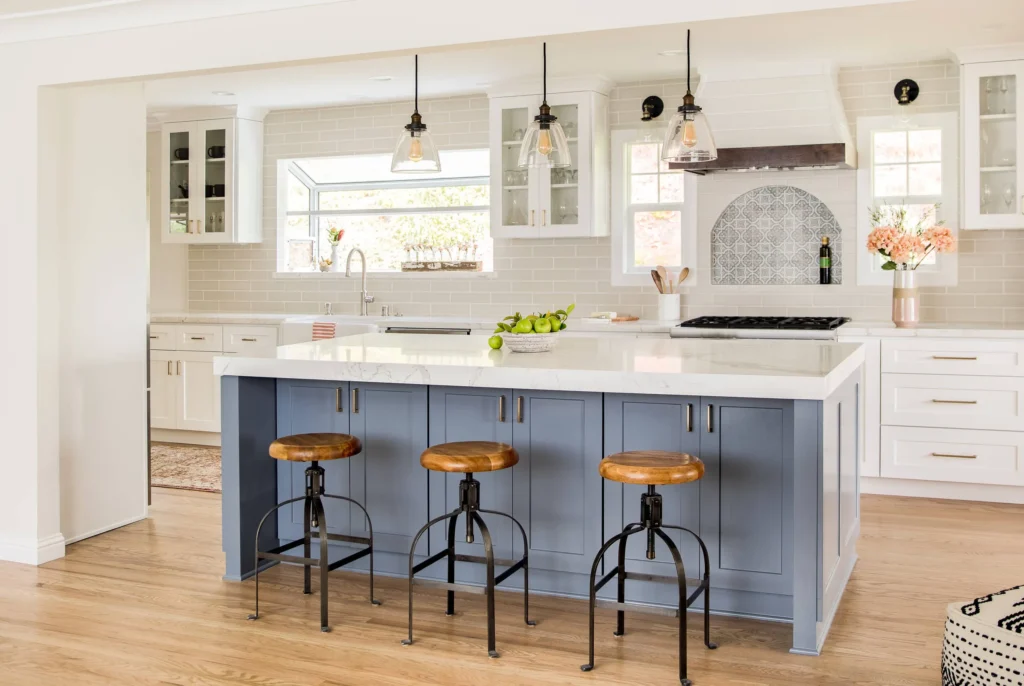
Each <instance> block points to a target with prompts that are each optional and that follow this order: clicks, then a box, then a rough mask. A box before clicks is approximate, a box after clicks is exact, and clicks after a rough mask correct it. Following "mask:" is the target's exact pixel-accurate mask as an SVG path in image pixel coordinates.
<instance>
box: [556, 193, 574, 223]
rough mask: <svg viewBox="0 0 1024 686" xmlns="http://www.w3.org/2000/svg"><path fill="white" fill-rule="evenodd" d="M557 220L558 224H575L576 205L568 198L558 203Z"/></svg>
mask: <svg viewBox="0 0 1024 686" xmlns="http://www.w3.org/2000/svg"><path fill="white" fill-rule="evenodd" d="M558 218H559V223H560V224H575V223H576V221H577V219H578V218H579V215H578V214H577V212H576V205H575V203H572V202H570V201H569V199H568V198H562V200H561V202H559V203H558Z"/></svg>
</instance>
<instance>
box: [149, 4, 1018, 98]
mask: <svg viewBox="0 0 1024 686" xmlns="http://www.w3.org/2000/svg"><path fill="white" fill-rule="evenodd" d="M510 9H511V8H510ZM962 10H963V2H962V0H912V1H910V2H905V3H898V4H888V5H874V6H865V7H850V8H844V9H835V10H822V11H813V12H801V13H792V14H777V15H770V16H760V17H744V18H735V19H721V20H715V21H706V22H696V23H692V24H690V28H692V29H693V46H692V47H693V62H694V70H695V71H699V70H700V69H701V68H705V69H710V68H718V67H726V66H737V65H744V64H754V63H765V62H792V61H810V60H818V61H820V60H825V61H832V62H835V63H837V64H839V65H840V66H853V65H863V64H883V63H898V62H912V61H920V60H930V59H942V58H949V57H951V56H952V53H951V50H952V49H954V48H957V47H963V46H967V45H993V44H1000V43H1009V42H1015V41H1020V40H1021V38H1022V37H1024V2H1022V1H1021V0H972V3H971V18H970V21H968V22H965V21H964V20H963V17H962V16H961V15H962ZM838 27H842V28H841V29H840V28H838ZM547 40H548V58H549V64H548V70H549V76H550V77H552V78H557V77H572V76H594V75H599V76H603V77H605V78H607V79H610V80H611V81H613V82H615V83H626V82H631V81H640V80H657V79H674V78H682V77H684V76H685V72H686V57H685V54H684V55H677V56H673V57H664V56H660V55H659V54H658V53H659V52H661V51H665V50H679V49H681V48H685V45H686V27H685V26H682V25H662V26H651V27H643V28H632V29H621V30H613V31H596V32H589V33H576V34H568V35H560V36H552V37H549V38H548V39H547ZM541 41H542V39H541V38H537V39H534V40H516V41H503V42H493V43H487V44H466V45H462V46H455V47H448V48H442V49H435V50H430V51H423V52H421V55H420V97H422V98H431V97H442V96H451V95H460V94H467V93H481V92H484V91H486V90H487V88H488V86H489V85H490V84H496V83H500V82H505V81H510V80H519V79H524V78H529V79H534V78H535V79H539V78H540V73H541V54H540V53H541V50H540V43H541ZM412 72H413V65H412V53H411V52H410V53H403V54H387V55H378V56H372V57H369V56H365V57H364V56H359V57H355V58H350V59H344V60H338V61H333V62H319V63H316V64H303V65H295V66H282V67H278V68H263V69H253V70H247V71H239V72H231V73H220V74H206V75H202V76H192V77H181V78H168V79H160V80H154V81H151V82H148V84H147V92H148V98H149V101H150V103H151V109H154V110H159V109H166V108H169V107H177V106H194V105H211V104H217V105H224V104H245V105H252V106H261V107H269V108H290V107H304V106H314V105H326V104H352V103H359V102H383V101H389V100H408V99H411V94H412V87H413V86H412V84H413V73H412ZM379 77H391V80H389V81H379V80H375V79H377V78H379ZM218 91H226V92H230V93H233V94H234V95H233V96H224V95H214V93H215V92H218Z"/></svg>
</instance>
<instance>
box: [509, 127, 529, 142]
mask: <svg viewBox="0 0 1024 686" xmlns="http://www.w3.org/2000/svg"><path fill="white" fill-rule="evenodd" d="M525 135H526V129H516V130H515V131H513V132H512V140H514V141H521V140H523V136H525Z"/></svg>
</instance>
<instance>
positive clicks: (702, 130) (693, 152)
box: [661, 110, 718, 162]
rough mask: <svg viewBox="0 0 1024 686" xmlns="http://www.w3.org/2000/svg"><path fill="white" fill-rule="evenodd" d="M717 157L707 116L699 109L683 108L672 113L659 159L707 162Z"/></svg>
mask: <svg viewBox="0 0 1024 686" xmlns="http://www.w3.org/2000/svg"><path fill="white" fill-rule="evenodd" d="M717 158H718V148H716V147H715V137H714V136H713V135H711V126H710V125H709V124H708V118H707V117H706V116H704V113H703V112H701V111H700V110H683V111H680V112H676V113H675V114H674V115H672V121H671V122H669V125H668V131H667V132H666V134H665V142H664V144H663V145H662V148H661V159H663V160H665V161H666V162H709V161H711V160H714V159H717Z"/></svg>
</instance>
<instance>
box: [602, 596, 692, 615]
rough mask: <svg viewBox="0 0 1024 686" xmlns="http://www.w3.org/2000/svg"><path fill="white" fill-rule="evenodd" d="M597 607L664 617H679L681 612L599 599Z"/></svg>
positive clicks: (667, 608) (669, 608) (654, 606)
mask: <svg viewBox="0 0 1024 686" xmlns="http://www.w3.org/2000/svg"><path fill="white" fill-rule="evenodd" d="M595 604H596V605H597V607H603V608H605V609H608V610H625V611H628V612H643V613H644V614H648V615H661V616H663V617H678V616H679V610H676V609H674V608H671V607H657V606H656V605H637V604H636V603H617V602H615V601H614V600H602V599H600V598H598V599H597V600H596V601H595Z"/></svg>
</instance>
